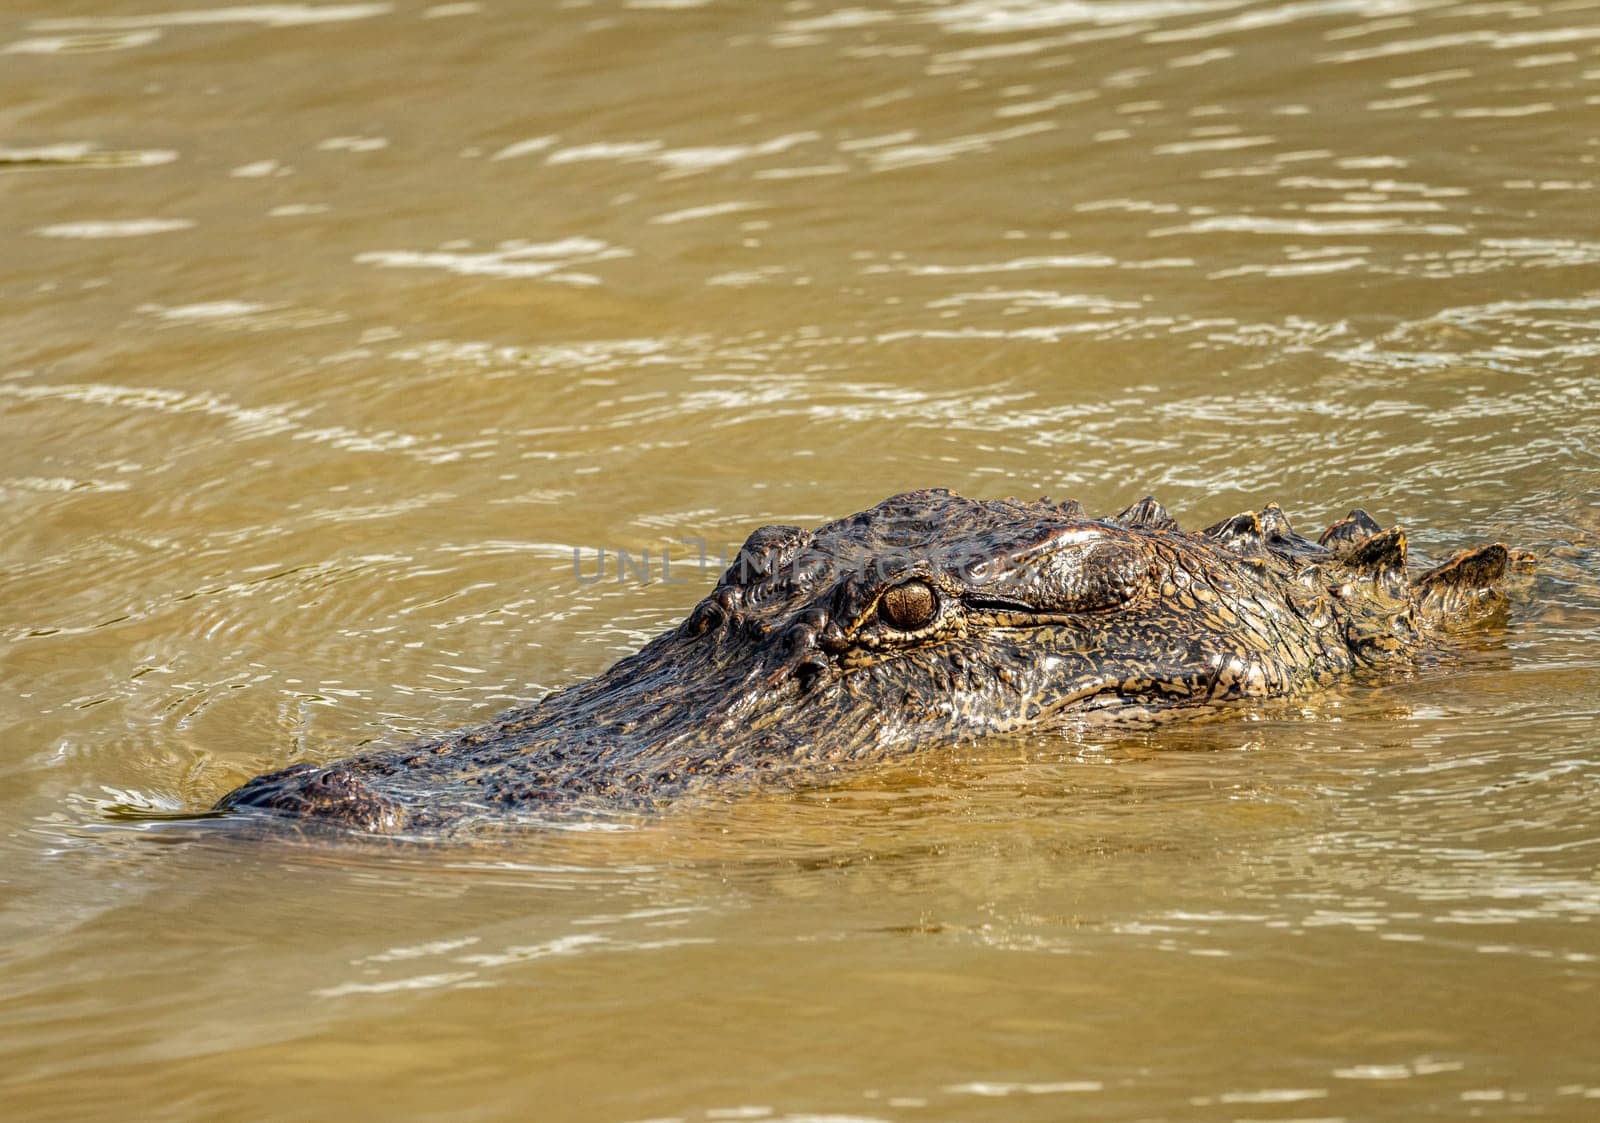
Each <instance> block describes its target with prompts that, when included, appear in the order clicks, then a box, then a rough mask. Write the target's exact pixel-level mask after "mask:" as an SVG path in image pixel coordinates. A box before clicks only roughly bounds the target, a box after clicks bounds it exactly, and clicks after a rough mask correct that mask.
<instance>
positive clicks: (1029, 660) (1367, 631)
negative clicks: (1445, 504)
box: [218, 490, 1520, 833]
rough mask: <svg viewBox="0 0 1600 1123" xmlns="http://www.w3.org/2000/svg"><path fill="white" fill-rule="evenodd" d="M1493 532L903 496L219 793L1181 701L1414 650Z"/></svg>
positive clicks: (659, 775)
mask: <svg viewBox="0 0 1600 1123" xmlns="http://www.w3.org/2000/svg"><path fill="white" fill-rule="evenodd" d="M1519 557H1520V555H1515V556H1514V555H1513V554H1512V553H1511V552H1510V551H1508V550H1507V549H1506V548H1505V547H1504V546H1502V545H1498V544H1496V545H1489V546H1484V547H1481V548H1479V549H1476V550H1471V551H1465V552H1463V553H1460V554H1457V555H1456V556H1454V557H1453V558H1451V559H1450V560H1449V561H1447V562H1445V563H1444V564H1442V565H1439V566H1436V567H1434V568H1433V569H1431V570H1429V571H1427V572H1425V573H1421V574H1419V575H1412V574H1410V573H1409V572H1408V570H1407V565H1406V540H1405V534H1404V532H1403V531H1401V530H1400V529H1399V528H1391V529H1389V530H1383V529H1381V528H1380V527H1379V526H1378V524H1377V523H1375V522H1374V521H1373V520H1372V519H1371V518H1369V517H1368V516H1367V515H1366V514H1365V513H1364V512H1361V511H1354V512H1352V513H1351V514H1350V515H1349V516H1348V517H1347V518H1345V519H1343V520H1340V521H1339V522H1337V523H1335V524H1334V525H1333V526H1331V527H1329V528H1328V530H1327V531H1326V532H1325V533H1324V534H1323V535H1322V536H1321V537H1320V539H1319V540H1318V541H1316V542H1312V541H1310V540H1308V539H1306V538H1303V537H1301V536H1299V535H1298V534H1296V533H1295V532H1294V531H1293V530H1292V529H1291V527H1290V526H1289V522H1288V520H1287V519H1286V518H1285V517H1284V514H1283V512H1282V511H1281V510H1280V509H1279V508H1278V507H1277V506H1275V505H1273V506H1269V507H1267V508H1265V509H1263V510H1262V511H1260V512H1247V513H1245V514H1241V515H1237V516H1235V517H1234V518H1232V519H1229V520H1226V521H1225V522H1222V523H1219V524H1217V525H1216V526H1213V527H1210V528H1208V529H1207V530H1205V531H1203V532H1200V533H1185V532H1183V531H1182V530H1180V529H1179V528H1178V525H1177V523H1176V522H1175V521H1174V520H1173V519H1172V518H1171V517H1170V516H1169V515H1168V514H1167V513H1166V511H1164V510H1163V509H1162V508H1161V506H1160V505H1159V504H1157V503H1156V502H1155V501H1154V500H1151V499H1145V500H1142V501H1141V502H1139V503H1137V504H1135V505H1134V506H1132V507H1130V508H1128V509H1127V510H1125V511H1123V512H1122V513H1121V514H1119V515H1117V516H1115V517H1114V518H1107V519H1089V518H1087V517H1085V514H1084V512H1083V509H1082V508H1081V507H1080V506H1079V505H1078V504H1077V503H1075V502H1066V503H1054V502H1051V501H1049V500H1043V499H1041V500H1036V501H1032V502H1021V501H1017V500H1011V499H1007V500H974V499H968V498H966V497H964V496H960V495H956V494H954V493H952V492H948V491H942V490H930V491H918V492H909V493H907V494H904V495H897V496H894V497H892V498H890V499H887V500H885V501H884V502H882V503H880V504H879V505H878V506H876V507H874V508H872V509H871V510H869V511H864V512H861V513H860V514H857V515H853V516H851V517H849V518H846V519H841V520H838V521H836V522H832V523H828V524H827V525H825V526H822V527H820V528H818V529H817V530H815V531H811V532H807V531H804V530H801V529H800V528H798V527H790V526H768V527H763V528H761V529H760V530H758V531H756V532H755V533H754V534H753V535H751V536H750V539H749V540H748V541H747V542H746V544H745V546H744V548H743V550H742V551H741V552H740V555H739V557H738V558H737V559H736V560H735V562H734V564H733V565H732V566H730V567H729V569H728V571H727V572H726V573H725V574H723V576H722V578H721V580H719V581H718V583H717V585H716V587H715V588H714V589H713V590H712V592H711V593H710V595H708V596H707V597H706V598H705V599H704V600H702V601H701V602H700V603H699V604H698V605H697V606H696V607H695V609H694V610H693V612H691V613H690V615H689V617H688V618H687V619H686V620H685V621H684V622H683V623H682V624H680V625H679V626H678V627H676V628H674V629H672V630H671V631H668V632H666V633H664V634H663V635H661V636H658V637H657V638H656V639H654V640H653V641H651V642H650V643H649V644H647V645H646V646H645V647H644V648H643V649H642V650H641V651H639V652H638V653H637V654H635V655H632V656H629V657H628V658H626V659H623V660H622V661H620V662H618V663H617V664H616V665H614V666H613V667H611V668H610V669H609V670H607V671H605V672H604V673H603V674H601V675H599V676H597V677H596V678H593V679H591V680H589V681H587V682H584V683H580V684H578V685H576V686H572V687H569V688H567V689H565V690H561V691H558V692H556V693H554V694H551V695H550V696H548V697H546V698H545V699H543V700H542V701H540V702H539V703H537V704H535V705H533V706H531V707H528V708H526V709H520V710H514V711H512V712H510V713H507V714H503V715H501V716H500V717H499V718H497V719H496V720H494V721H493V722H491V723H489V724H488V725H485V726H482V727H480V728H477V729H473V730H468V731H465V732H462V733H459V734H456V735H453V736H449V737H446V738H443V739H441V740H438V741H434V742H429V743H424V744H421V745H413V746H408V747H402V748H395V749H385V750H377V751H372V752H367V753H363V754H361V755H358V756H354V757H351V758H349V759H346V760H342V761H338V762H335V763H333V764H330V765H327V766H323V767H318V766H314V765H310V764H299V765H295V766H293V767H291V768H287V769H284V770H282V771H279V772H274V773H270V774H268V775H265V776H260V777H257V778H256V779H254V780H251V781H250V782H249V783H247V784H245V785H244V786H243V787H241V788H238V789H237V790H235V791H233V792H231V793H230V794H228V795H227V796H225V797H224V798H223V799H222V801H221V802H220V803H219V804H218V807H219V808H222V809H232V808H238V809H259V810H262V811H267V812H274V813H277V814H280V815H291V816H297V817H301V818H308V819H315V820H317V821H321V822H326V823H328V824H329V825H334V826H345V827H349V828H352V829H357V830H365V831H372V832H380V833H388V832H409V831H425V830H429V829H433V828H437V827H442V826H446V825H449V824H452V823H456V822H461V821H466V820H471V819H474V818H479V817H483V816H489V815H496V814H501V815H504V814H510V813H517V812H540V811H544V810H547V809H548V810H556V809H574V810H581V809H584V808H590V809H598V808H605V807H630V806H631V807H649V806H653V805H655V804H657V803H659V802H661V801H663V800H666V799H670V798H672V797H674V796H677V795H680V794H682V793H684V792H685V791H688V790H690V789H693V788H696V787H699V786H704V785H710V784H717V783H722V784H729V783H734V782H737V781H739V780H741V779H742V780H746V781H760V780H779V779H786V780H790V781H795V780H800V779H806V780H809V781H812V782H815V781H817V780H820V779H822V778H824V777H825V776H826V775H827V774H828V773H830V772H832V771H834V770H836V769H838V768H840V767H842V766H845V765H846V764H848V763H850V762H854V761H862V760H870V759H878V758H884V757H888V756H895V755H905V754H909V753H912V752H916V751H918V750H923V749H928V748H935V747H939V746H946V745H951V744H955V743H959V742H965V741H973V740H976V739H978V738H981V737H984V736H987V735H992V734H997V733H1007V732H1013V731H1020V730H1048V729H1050V728H1053V727H1054V728H1065V727H1066V726H1068V725H1069V724H1071V723H1072V722H1073V721H1076V720H1081V719H1082V717H1083V716H1084V715H1085V714H1089V713H1101V712H1110V713H1130V712H1150V711H1155V710H1169V709H1177V708H1185V707H1187V708H1200V707H1208V706H1215V705H1217V704H1220V703H1223V702H1226V701H1229V700H1239V699H1249V698H1262V697H1267V696H1271V695H1277V694H1287V693H1292V692H1295V691H1297V690H1303V689H1306V688H1308V687H1310V686H1312V685H1314V684H1316V683H1318V682H1320V681H1324V680H1326V679H1328V678H1329V677H1331V676H1336V675H1340V674H1343V673H1347V672H1349V671H1351V670H1353V669H1354V668H1357V667H1359V666H1363V665H1376V664H1382V663H1385V662H1388V661H1392V660H1397V659H1399V660H1404V659H1407V658H1410V657H1413V656H1414V655H1415V654H1416V653H1417V652H1419V651H1420V650H1422V649H1423V648H1424V647H1425V646H1426V645H1427V644H1428V643H1429V642H1430V637H1431V636H1432V635H1433V634H1435V633H1437V632H1438V631H1439V630H1440V629H1441V628H1443V627H1445V626H1447V625H1448V624H1450V623H1452V622H1454V621H1457V620H1462V619H1466V618H1470V617H1472V616H1475V615H1477V614H1479V613H1481V612H1483V611H1485V610H1489V609H1493V608H1494V607H1496V606H1498V605H1501V604H1503V603H1504V597H1503V594H1501V593H1500V592H1499V589H1498V586H1499V584H1500V583H1501V581H1502V580H1503V578H1504V577H1505V575H1506V574H1507V572H1508V570H1509V569H1511V568H1513V565H1514V563H1515V562H1516V561H1517V560H1518V558H1519Z"/></svg>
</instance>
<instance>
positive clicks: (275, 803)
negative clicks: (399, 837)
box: [218, 764, 410, 834]
mask: <svg viewBox="0 0 1600 1123" xmlns="http://www.w3.org/2000/svg"><path fill="white" fill-rule="evenodd" d="M218 806H220V807H229V808H244V807H254V808H260V809H263V810H269V811H276V812H278V813H280V814H287V815H294V816H297V817H303V818H305V819H310V820H322V821H326V822H328V823H329V824H330V825H336V826H342V827H348V828H354V829H356V830H363V831H372V832H375V833H385V834H387V833H391V832H394V831H398V830H402V829H404V828H405V826H406V825H407V823H408V822H409V821H410V814H409V813H408V812H407V811H406V809H405V808H404V807H402V806H401V805H400V804H399V803H398V802H396V801H395V800H392V799H389V798H388V797H386V796H382V795H379V794H378V793H377V792H376V791H375V790H373V788H372V785H370V784H368V783H367V782H366V781H365V780H363V779H361V778H360V777H359V776H357V775H355V774H354V773H353V772H350V771H348V770H346V769H344V768H338V767H334V768H318V767H317V766H316V765H314V764H296V765H292V766H290V767H288V768H285V769H283V770H281V771H279V772H270V773H268V774H267V775H265V776H258V777H256V778H255V779H254V780H251V781H250V782H249V783H248V784H246V785H245V786H244V787H242V788H239V789H238V790H237V791H234V792H233V793H231V794H230V795H228V796H227V798H226V799H224V800H223V802H222V803H221V804H219V805H218Z"/></svg>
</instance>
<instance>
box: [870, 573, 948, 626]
mask: <svg viewBox="0 0 1600 1123" xmlns="http://www.w3.org/2000/svg"><path fill="white" fill-rule="evenodd" d="M878 615H879V616H881V617H883V621H884V623H886V624H889V625H890V626H891V627H895V628H899V629H900V630H901V631H902V632H914V631H916V630H917V629H918V628H926V627H927V626H928V625H929V624H931V623H933V620H934V617H936V616H938V615H939V598H938V597H936V596H934V595H933V590H932V589H930V588H929V587H928V585H927V583H926V582H923V581H907V582H906V583H905V584H904V585H896V586H895V587H894V588H892V589H890V590H889V591H888V592H886V593H884V594H883V596H882V597H881V598H879V600H878Z"/></svg>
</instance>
